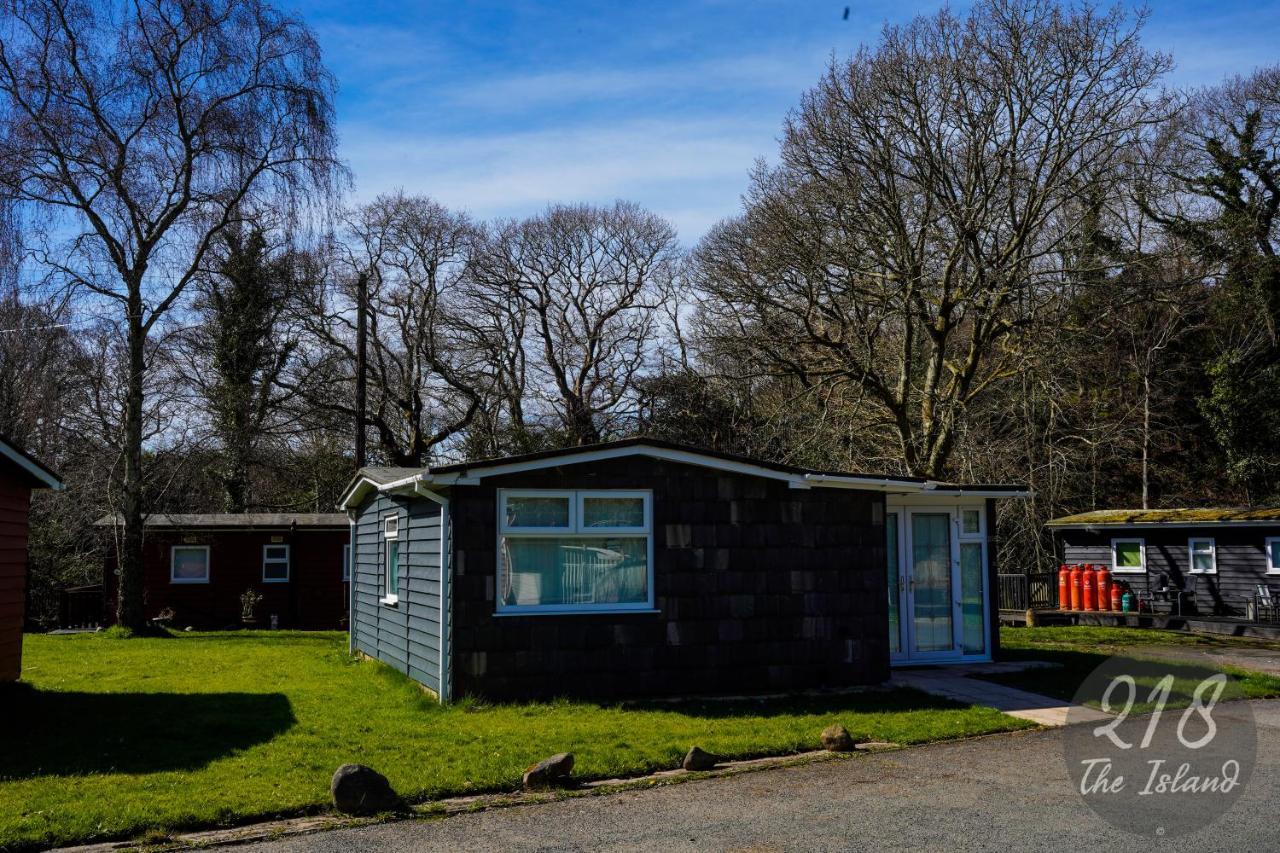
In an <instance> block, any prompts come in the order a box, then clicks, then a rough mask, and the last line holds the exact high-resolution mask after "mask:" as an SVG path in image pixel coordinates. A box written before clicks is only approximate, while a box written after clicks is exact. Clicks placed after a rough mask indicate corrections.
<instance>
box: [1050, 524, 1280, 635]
mask: <svg viewBox="0 0 1280 853" xmlns="http://www.w3.org/2000/svg"><path fill="white" fill-rule="evenodd" d="M1047 527H1048V529H1049V530H1050V531H1051V532H1052V534H1053V536H1054V539H1055V540H1056V542H1057V543H1058V546H1059V553H1060V554H1061V555H1062V560H1063V562H1064V563H1067V564H1068V565H1070V564H1076V563H1092V564H1094V565H1103V566H1106V567H1107V568H1108V569H1110V570H1111V573H1112V576H1113V578H1114V579H1115V580H1117V581H1120V582H1123V583H1126V584H1128V585H1129V586H1130V587H1131V588H1133V589H1134V590H1135V592H1142V593H1150V594H1151V595H1152V597H1153V598H1154V599H1155V600H1156V601H1157V603H1159V602H1161V601H1164V602H1167V603H1168V605H1169V607H1170V609H1171V610H1174V609H1176V608H1175V607H1174V605H1175V603H1177V604H1180V605H1181V609H1182V611H1183V615H1189V614H1196V615H1205V616H1209V615H1213V616H1229V617H1247V618H1252V617H1254V616H1256V615H1257V614H1258V613H1259V612H1262V611H1260V610H1259V602H1260V601H1270V600H1273V599H1275V598H1280V507H1199V508H1176V509H1106V510H1096V511H1093V512H1082V513H1078V514H1076V515H1068V516H1064V517H1062V518H1055V519H1053V520H1052V521H1050V522H1048V525H1047ZM1263 611H1266V612H1274V611H1273V610H1272V609H1271V608H1270V607H1263Z"/></svg>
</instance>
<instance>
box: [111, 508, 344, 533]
mask: <svg viewBox="0 0 1280 853" xmlns="http://www.w3.org/2000/svg"><path fill="white" fill-rule="evenodd" d="M118 523H119V517H118V516H110V515H108V516H106V517H105V518H100V519H98V521H97V522H96V524H97V526H99V527H110V526H111V525H112V524H118ZM348 524H350V521H349V520H348V519H347V516H346V515H344V514H343V513H340V512H245V513H236V512H200V513H157V514H156V515H151V516H148V517H147V520H146V522H145V525H144V526H146V527H148V528H174V529H188V528H197V527H199V528H212V527H216V528H222V529H227V530H230V529H248V528H287V527H346V526H348Z"/></svg>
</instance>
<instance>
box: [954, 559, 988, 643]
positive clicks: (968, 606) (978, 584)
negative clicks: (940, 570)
mask: <svg viewBox="0 0 1280 853" xmlns="http://www.w3.org/2000/svg"><path fill="white" fill-rule="evenodd" d="M982 610H983V606H982V544H981V543H979V542H964V543H961V545H960V614H961V618H962V619H963V620H964V622H963V624H962V625H961V629H962V638H963V640H964V652H965V654H967V655H976V654H981V653H982V652H984V651H986V647H987V642H986V634H987V632H986V630H985V628H986V625H985V624H984V621H983V618H982Z"/></svg>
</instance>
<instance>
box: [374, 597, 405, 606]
mask: <svg viewBox="0 0 1280 853" xmlns="http://www.w3.org/2000/svg"><path fill="white" fill-rule="evenodd" d="M378 603H379V604H384V605H386V606H387V607H398V606H399V605H400V596H398V595H384V596H383V597H382V598H379V599H378Z"/></svg>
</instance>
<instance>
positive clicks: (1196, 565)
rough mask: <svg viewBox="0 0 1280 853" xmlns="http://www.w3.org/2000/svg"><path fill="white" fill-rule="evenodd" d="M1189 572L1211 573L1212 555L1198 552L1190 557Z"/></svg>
mask: <svg viewBox="0 0 1280 853" xmlns="http://www.w3.org/2000/svg"><path fill="white" fill-rule="evenodd" d="M1191 570H1192V571H1193V572H1212V571H1213V555H1212V554H1201V553H1199V552H1197V553H1195V554H1193V555H1192V562H1191Z"/></svg>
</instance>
